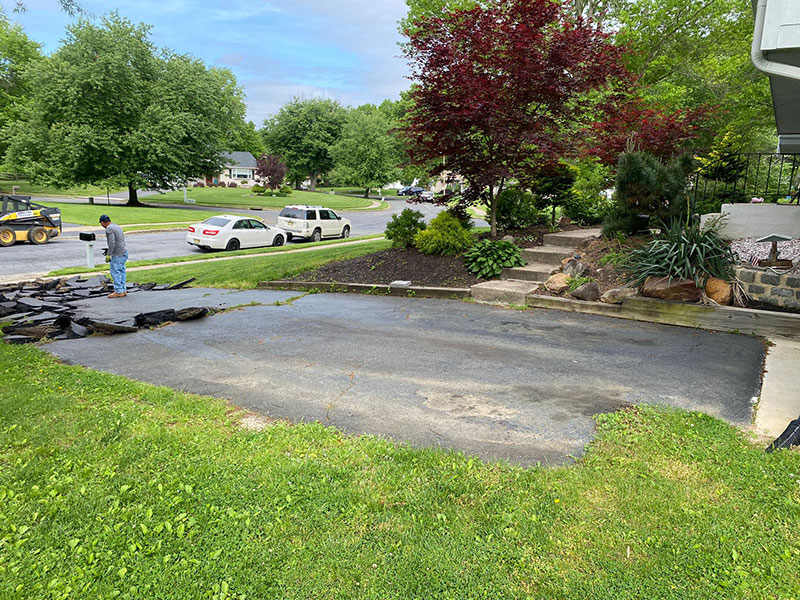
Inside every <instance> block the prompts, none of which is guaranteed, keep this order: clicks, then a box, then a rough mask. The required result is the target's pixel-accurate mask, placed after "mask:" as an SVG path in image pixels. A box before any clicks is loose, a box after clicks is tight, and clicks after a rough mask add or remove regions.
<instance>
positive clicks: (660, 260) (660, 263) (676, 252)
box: [625, 219, 736, 288]
mask: <svg viewBox="0 0 800 600" xmlns="http://www.w3.org/2000/svg"><path fill="white" fill-rule="evenodd" d="M719 224H720V223H719V220H718V219H717V220H712V221H709V222H708V223H707V224H706V225H705V226H701V225H700V224H699V223H697V222H691V223H689V224H685V223H684V222H683V221H681V220H679V219H673V220H672V221H671V222H670V224H669V226H667V225H662V228H661V233H660V234H659V235H658V236H657V237H656V238H655V239H654V240H652V241H651V242H650V243H648V244H645V245H644V246H641V247H640V248H637V249H636V250H634V251H633V252H631V253H630V255H629V257H628V260H627V264H626V265H625V266H626V270H627V271H628V273H629V278H628V281H629V283H631V284H633V285H641V284H642V283H644V281H645V280H646V279H647V278H648V277H669V278H670V279H692V280H694V282H695V284H696V285H697V286H698V287H700V288H705V286H706V283H707V282H708V279H709V278H710V277H717V278H719V279H723V280H725V281H731V280H732V279H734V265H735V263H736V258H735V257H734V255H733V252H732V251H731V249H730V246H729V245H728V243H727V242H726V241H725V240H723V239H722V238H721V237H720V235H719Z"/></svg>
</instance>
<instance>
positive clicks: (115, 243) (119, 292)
mask: <svg viewBox="0 0 800 600" xmlns="http://www.w3.org/2000/svg"><path fill="white" fill-rule="evenodd" d="M100 225H102V226H103V228H104V229H105V230H106V243H108V255H109V256H110V257H111V264H110V265H109V270H110V271H111V279H113V280H114V291H113V292H112V293H111V294H109V295H108V297H109V298H123V297H125V296H127V295H128V292H127V291H126V282H125V261H127V260H128V247H127V246H126V245H125V234H123V233H122V227H120V226H119V225H117V224H116V223H112V222H111V217H109V216H108V215H101V216H100Z"/></svg>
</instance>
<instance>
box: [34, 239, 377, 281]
mask: <svg viewBox="0 0 800 600" xmlns="http://www.w3.org/2000/svg"><path fill="white" fill-rule="evenodd" d="M381 238H383V234H382V233H376V234H372V235H363V236H358V237H352V238H348V239H346V240H323V241H320V242H307V243H304V244H290V245H287V246H278V247H266V248H248V249H246V250H236V251H235V252H209V253H204V254H189V255H186V256H173V257H165V258H154V259H149V260H132V261H128V262H127V265H126V266H127V268H129V269H130V268H131V267H148V266H152V265H165V264H170V263H182V262H192V263H194V262H202V261H206V260H212V259H215V258H225V257H231V256H249V255H251V254H275V253H281V252H290V251H292V250H301V249H303V248H316V247H318V246H334V245H336V244H342V243H345V242H355V241H358V240H371V239H376V240H377V239H381ZM105 271H108V265H107V264H103V265H100V266H98V267H95V268H94V269H87V268H86V267H67V268H65V269H58V270H57V271H51V272H50V273H48V274H47V276H48V277H61V276H62V275H75V274H77V273H94V272H98V273H100V272H105Z"/></svg>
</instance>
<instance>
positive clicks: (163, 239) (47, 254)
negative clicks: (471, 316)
mask: <svg viewBox="0 0 800 600" xmlns="http://www.w3.org/2000/svg"><path fill="white" fill-rule="evenodd" d="M391 207H392V208H391V210H382V211H368V212H363V211H354V212H342V214H343V215H344V216H346V217H347V218H348V219H350V220H351V221H352V223H353V230H352V231H353V233H352V234H353V235H354V236H359V235H370V234H376V233H383V231H384V230H385V229H386V223H387V222H388V221H389V219H391V215H392V214H396V213H399V212H401V211H402V210H403V209H404V208H406V207H410V208H413V209H415V210H420V211H422V212H423V214H424V215H425V218H426V220H430V219H431V218H432V217H433V216H434V215H436V213H438V212H439V210H441V209H440V208H439V207H436V206H432V205H429V204H409V203H407V202H405V201H404V200H392V201H391ZM175 208H183V209H186V211H187V217H186V220H192V216H191V215H192V212H194V211H195V210H214V209H210V208H209V207H205V206H204V207H192V206H186V205H177V206H175ZM219 210H220V212H228V211H231V209H224V208H223V209H219ZM102 212H108V213H109V214H110V215H111V217H112V219H113V216H114V212H113V206H112V207H111V209H110V210H107V211H105V210H104V208H103V206H98V209H97V214H98V217H99V215H100V214H101V213H102ZM231 212H235V213H236V214H253V215H255V216H258V217H260V218H262V219H264V220H265V221H266V222H267V223H271V224H274V223H276V222H277V219H278V211H274V210H270V211H267V210H258V211H247V210H235V211H231ZM481 223H482V222H481ZM87 229H89V228H86V227H83V228H82V227H78V226H69V224H65V231H64V235H63V236H62V237H59V238H56V239H54V240H52V241H51V242H50V243H48V244H45V245H43V246H34V245H32V244H28V243H25V244H15V245H14V246H12V247H9V248H0V279H4V280H7V281H8V280H11V279H20V278H25V277H36V276H39V275H42V274H44V273H48V272H50V271H54V270H56V269H63V268H66V267H77V266H84V265H85V264H86V250H85V246H84V243H83V242H81V241H79V240H78V233H79V232H80V231H82V230H87ZM97 233H98V238H99V241H98V242H97V243H96V244H95V255H96V257H97V258H96V261H97V262H98V263H99V261H101V260H102V256H101V254H100V248H103V247H104V246H105V238H103V237H102V235H101V234H102V230H100V231H98V232H97ZM127 242H128V248H129V254H130V259H131V260H145V259H154V258H165V257H172V256H186V255H190V254H200V253H201V252H200V250H198V249H197V248H195V247H194V246H190V245H189V244H187V243H186V234H185V233H183V232H175V231H173V232H164V233H147V234H136V235H128V236H127ZM293 243H303V242H293Z"/></svg>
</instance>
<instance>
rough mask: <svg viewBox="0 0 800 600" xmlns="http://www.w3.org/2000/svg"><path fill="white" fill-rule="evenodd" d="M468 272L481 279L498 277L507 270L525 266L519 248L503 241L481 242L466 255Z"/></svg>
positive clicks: (465, 260)
mask: <svg viewBox="0 0 800 600" xmlns="http://www.w3.org/2000/svg"><path fill="white" fill-rule="evenodd" d="M464 262H465V263H466V265H467V270H468V271H469V272H470V273H472V274H473V275H476V276H478V277H479V278H481V279H486V278H489V277H498V276H499V275H500V274H501V273H502V272H503V269H505V268H512V267H521V266H523V265H524V264H525V261H524V260H522V253H521V252H520V249H519V246H517V245H516V244H512V243H511V242H504V241H502V240H499V241H492V240H481V241H480V242H478V243H477V244H475V245H474V246H472V248H470V249H469V250H467V252H466V253H464Z"/></svg>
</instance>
